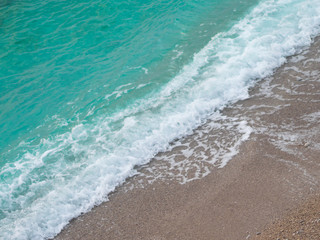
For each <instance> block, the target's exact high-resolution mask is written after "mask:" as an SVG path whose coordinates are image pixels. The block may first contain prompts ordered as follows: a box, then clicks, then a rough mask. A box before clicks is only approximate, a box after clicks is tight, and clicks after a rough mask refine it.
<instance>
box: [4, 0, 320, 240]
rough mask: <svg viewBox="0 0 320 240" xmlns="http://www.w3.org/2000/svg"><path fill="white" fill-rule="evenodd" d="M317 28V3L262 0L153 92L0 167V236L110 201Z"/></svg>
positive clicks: (53, 225) (44, 226)
mask: <svg viewBox="0 0 320 240" xmlns="http://www.w3.org/2000/svg"><path fill="white" fill-rule="evenodd" d="M319 26H320V2H319V1H318V0H278V1H277V0H266V1H261V3H260V4H259V5H258V6H256V7H255V8H254V9H252V11H251V12H250V13H249V14H248V15H247V16H245V18H244V19H242V20H241V21H239V22H238V23H237V24H235V25H234V26H233V27H232V28H231V29H230V30H229V31H227V32H222V33H219V34H217V35H215V36H214V37H213V38H212V39H211V41H210V42H209V43H208V44H207V45H206V46H205V47H204V48H203V49H202V50H201V51H199V52H198V53H196V54H195V55H194V58H193V61H192V62H191V63H190V64H188V65H186V66H185V67H184V68H183V69H182V71H181V72H180V73H179V74H178V75H177V76H176V77H174V78H173V79H172V80H171V81H170V82H169V83H168V84H167V85H166V86H165V87H164V88H163V89H162V90H161V91H160V92H159V93H158V94H156V95H152V96H149V97H148V98H147V99H141V100H138V101H136V102H135V103H134V104H132V105H131V106H130V108H127V109H125V110H124V111H122V112H119V113H116V114H114V115H111V116H107V117H106V116H100V117H99V118H96V119H94V120H93V121H92V122H90V123H87V122H81V123H79V124H78V125H77V126H75V127H73V129H72V131H70V132H66V133H64V134H60V135H57V136H55V137H52V138H48V139H43V140H42V141H41V142H40V143H39V144H38V145H36V146H33V147H32V148H31V149H29V150H27V151H26V152H25V153H24V154H23V155H22V156H18V157H17V159H16V161H15V162H11V163H8V164H6V165H5V166H4V167H3V168H2V170H1V172H0V176H1V177H2V179H4V178H5V177H6V176H11V177H10V178H6V179H10V181H7V182H5V183H4V184H2V185H1V187H0V199H1V206H2V209H1V210H2V212H3V215H2V216H4V217H3V218H2V219H1V220H0V238H3V239H44V238H51V237H54V236H55V235H56V234H57V233H59V232H60V231H61V229H62V228H63V227H64V226H65V225H66V224H67V223H68V222H69V221H70V219H72V218H74V217H76V216H78V215H80V214H81V213H83V212H86V211H89V210H90V209H91V208H92V207H93V206H94V205H96V204H99V203H101V202H102V201H104V200H107V194H108V193H109V192H111V191H112V190H114V189H115V187H116V186H118V185H119V184H121V183H123V182H124V180H125V179H126V177H128V176H132V175H133V174H135V170H134V166H135V165H141V164H145V163H147V162H148V161H149V160H150V159H151V158H152V157H154V156H155V155H156V154H157V153H158V152H161V151H164V150H166V149H167V148H168V147H169V143H170V142H172V141H173V140H175V139H177V138H181V137H183V136H186V135H188V134H190V133H192V131H193V129H194V128H196V127H197V126H199V125H201V124H202V123H203V122H204V121H205V120H206V119H207V118H208V117H209V116H210V115H212V114H213V113H214V112H215V111H218V110H219V109H222V108H223V107H224V106H226V104H230V103H232V102H235V101H237V100H239V99H244V98H246V97H248V88H249V87H250V86H252V85H253V84H254V83H255V82H256V80H257V79H261V78H263V77H266V76H268V75H270V74H272V72H273V71H274V69H275V68H277V67H279V66H280V65H281V64H283V63H284V62H285V61H286V57H287V56H289V55H292V54H295V53H297V52H299V50H300V49H301V48H302V47H305V46H308V45H309V44H310V43H311V41H312V37H314V36H316V35H317V34H318V33H319V30H320V29H319ZM243 129H246V128H245V127H244V128H243ZM247 130H248V129H247ZM247 133H248V134H249V130H248V131H247ZM248 134H244V137H243V138H242V140H246V139H247V138H248ZM225 159H226V160H225V161H224V162H222V165H221V166H225V165H226V164H227V162H228V160H230V159H229V158H225Z"/></svg>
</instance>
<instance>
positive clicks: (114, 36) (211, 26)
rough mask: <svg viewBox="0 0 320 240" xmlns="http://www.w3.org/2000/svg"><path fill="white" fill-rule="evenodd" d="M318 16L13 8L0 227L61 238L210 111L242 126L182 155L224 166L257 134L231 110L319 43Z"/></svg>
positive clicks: (6, 63)
mask: <svg viewBox="0 0 320 240" xmlns="http://www.w3.org/2000/svg"><path fill="white" fill-rule="evenodd" d="M319 13H320V3H318V2H317V1H315V0H308V1H302V0H287V1H268V0H265V1H260V2H259V3H258V1H241V2H238V1H232V0H230V1H223V2H222V1H200V2H199V1H190V2H188V3H184V2H181V1H161V2H159V1H157V2H154V1H149V2H147V3H146V2H139V1H132V2H129V3H128V2H121V1H120V2H119V1H118V2H117V3H108V2H101V1H94V2H90V4H89V3H86V2H77V3H69V2H60V1H45V2H43V1H42V2H34V1H33V2H31V1H12V2H8V4H6V5H4V6H1V9H0V32H1V34H0V43H1V46H3V47H1V48H0V57H1V62H0V65H1V71H0V136H1V137H0V154H1V162H0V167H1V172H0V181H1V185H0V190H1V191H0V204H1V205H0V206H1V208H0V209H1V211H0V223H1V224H0V226H1V227H0V230H1V231H0V232H1V233H0V234H2V235H0V236H1V237H4V238H12V239H28V238H31V239H41V238H46V237H52V236H54V235H55V234H57V233H58V232H59V231H60V230H61V229H62V227H63V226H65V224H66V223H67V222H68V221H69V220H70V219H71V218H73V217H75V216H77V215H79V214H80V213H82V212H85V211H88V210H89V209H90V208H91V207H93V206H94V205H95V204H98V203H100V202H101V201H103V200H105V199H106V196H107V193H109V192H110V191H112V190H113V189H114V188H115V187H116V186H117V185H118V184H120V183H122V182H123V181H124V179H125V178H126V177H128V176H130V175H132V174H134V173H135V172H136V171H135V170H134V166H135V165H141V164H144V163H146V162H148V161H150V159H151V158H152V157H154V156H155V155H156V154H157V153H158V152H161V151H165V150H166V149H168V148H170V144H169V143H170V142H172V141H173V140H175V139H179V138H181V137H183V136H186V135H188V134H191V133H192V132H193V130H194V129H195V128H197V127H198V126H200V125H202V124H203V123H205V122H206V121H207V119H208V118H212V117H214V118H215V119H216V120H217V121H216V122H215V123H214V124H215V125H214V126H211V128H216V129H219V128H221V127H222V128H225V129H226V132H234V133H235V134H234V135H230V136H229V137H228V135H221V136H219V137H218V138H217V139H216V140H215V142H214V143H215V146H214V147H211V146H210V148H208V146H198V147H199V148H197V149H198V150H195V151H194V152H193V153H191V152H190V151H191V150H190V149H192V144H193V143H192V142H191V143H188V144H187V143H186V144H185V146H184V147H182V149H181V150H179V151H180V152H181V154H180V155H181V156H182V157H185V156H187V155H188V154H189V155H190V154H196V157H198V158H199V159H205V161H202V162H201V164H204V165H208V166H211V165H218V166H220V167H223V166H225V164H226V163H227V162H228V160H230V158H231V157H232V156H233V155H234V154H236V153H237V149H238V147H239V145H240V144H241V142H242V141H244V140H246V139H247V138H248V137H249V135H250V133H251V132H252V131H253V130H252V127H250V126H249V124H248V121H247V120H246V119H240V120H239V119H235V118H226V117H223V116H221V115H220V114H219V111H218V110H220V109H222V108H223V107H225V106H226V104H229V103H232V102H235V101H237V100H239V99H243V98H246V97H248V88H249V87H250V86H252V85H254V84H255V83H256V82H257V80H258V79H261V78H263V77H266V76H268V75H270V74H272V72H273V70H274V69H275V68H276V67H279V66H280V65H281V64H283V63H284V62H285V61H286V58H285V57H286V56H289V55H292V54H295V53H297V52H299V51H301V48H303V47H305V46H307V45H309V44H310V42H311V37H312V36H315V35H316V34H318V32H319V24H320V18H319V16H320V15H319ZM219 119H220V123H219V121H218V120H219ZM226 123H230V124H226ZM208 141H209V140H208ZM210 141H211V140H210ZM171 147H172V146H171ZM201 147H202V148H201ZM203 149H204V150H203ZM172 157H173V158H179V156H172ZM182 162H183V161H182ZM208 166H207V167H206V168H204V170H203V169H202V170H201V171H198V170H197V168H195V169H193V170H192V171H191V177H188V176H187V177H186V175H185V174H183V173H182V172H183V171H186V169H188V168H193V167H194V166H190V167H189V166H185V165H183V164H182V165H178V166H177V169H178V172H176V173H174V175H175V176H178V177H180V178H181V182H187V181H189V180H192V179H197V178H200V177H203V176H205V175H206V174H208V172H210V167H208Z"/></svg>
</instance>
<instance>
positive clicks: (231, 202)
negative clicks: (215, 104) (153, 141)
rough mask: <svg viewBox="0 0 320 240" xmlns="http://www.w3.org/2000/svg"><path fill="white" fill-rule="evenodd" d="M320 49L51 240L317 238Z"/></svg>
mask: <svg viewBox="0 0 320 240" xmlns="http://www.w3.org/2000/svg"><path fill="white" fill-rule="evenodd" d="M319 49H320V40H319V38H317V39H315V42H314V43H313V45H312V46H311V47H310V48H308V49H305V50H304V51H302V52H301V53H300V54H298V55H296V56H293V57H290V58H289V59H288V62H287V63H286V64H284V65H283V66H282V67H280V68H279V69H277V71H276V72H275V73H274V75H273V76H271V77H269V78H267V79H264V80H263V81H261V82H260V83H259V84H257V85H256V86H254V87H253V88H252V89H251V90H250V97H249V98H248V99H246V100H243V101H239V102H237V103H234V104H232V105H230V106H229V107H228V108H226V109H224V110H223V111H222V112H221V114H219V115H213V116H212V119H211V120H209V121H208V122H206V123H204V125H203V126H201V127H199V128H198V129H196V130H195V131H194V134H193V135H191V136H188V137H186V138H184V139H180V140H177V141H176V142H174V143H172V148H171V149H170V150H169V151H167V152H164V153H160V154H158V155H157V156H156V157H155V159H154V160H153V161H151V162H150V163H149V164H147V165H146V166H143V167H141V168H140V169H139V174H137V176H135V177H133V178H130V179H128V180H127V181H126V183H125V184H123V185H122V186H120V187H118V188H117V190H116V191H115V192H114V193H112V194H110V196H109V201H108V202H105V203H103V204H101V205H100V206H98V207H95V208H94V209H93V210H92V211H91V212H89V213H86V214H83V215H82V216H80V217H78V218H76V219H75V220H73V221H72V222H71V223H70V224H69V225H68V226H67V227H66V228H65V229H64V230H63V231H62V232H61V233H60V234H59V235H58V236H57V237H56V238H55V239H112V240H116V239H277V238H279V239H285V238H287V239H320V237H319V233H320V226H319V222H320V220H319V219H320V216H319V211H320V207H319V204H320V200H319V197H318V195H317V194H319V193H320V191H319V190H320V188H319V182H320V174H319V173H320V134H319V133H320V51H319ZM224 165H226V166H224ZM223 166H224V167H223ZM299 214H302V215H303V216H305V217H306V218H305V219H301V220H300V218H301V215H299ZM317 214H318V215H317ZM292 219H297V221H295V223H296V222H297V224H298V225H299V227H297V228H295V227H294V224H295V223H293V222H294V221H293V220H292ZM308 219H309V220H310V219H312V220H310V221H309V220H308ZM291 220H292V221H293V222H291ZM309 222H310V223H312V224H313V225H312V226H311V225H310V227H306V226H307V225H306V224H307V223H309ZM317 224H318V225H317ZM298 225H297V226H298ZM301 225H304V228H303V229H302V230H301ZM286 226H287V228H286ZM308 226H309V225H308ZM289 228H290V229H289ZM298 228H299V229H298ZM286 229H287V230H286ZM296 229H298V230H296ZM279 230H280V231H279ZM282 230H283V231H282ZM297 231H300V232H299V233H298V232H297ZM307 231H312V233H310V234H313V235H310V234H309V233H307ZM283 233H286V234H283ZM302 233H303V234H302ZM290 234H291V235H290ZM308 234H309V235H308ZM317 234H318V235H317ZM289 235H290V236H289Z"/></svg>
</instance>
